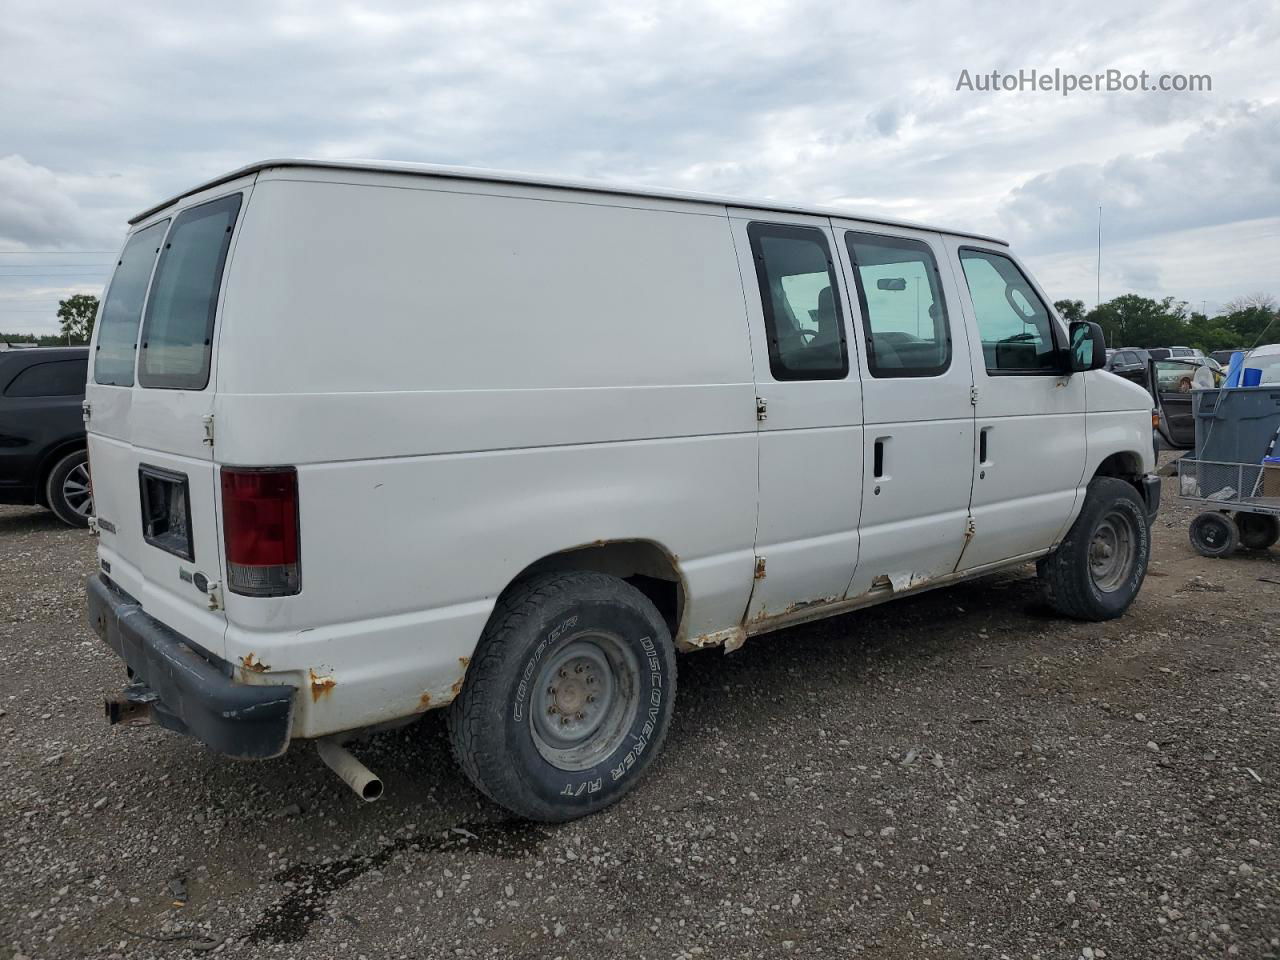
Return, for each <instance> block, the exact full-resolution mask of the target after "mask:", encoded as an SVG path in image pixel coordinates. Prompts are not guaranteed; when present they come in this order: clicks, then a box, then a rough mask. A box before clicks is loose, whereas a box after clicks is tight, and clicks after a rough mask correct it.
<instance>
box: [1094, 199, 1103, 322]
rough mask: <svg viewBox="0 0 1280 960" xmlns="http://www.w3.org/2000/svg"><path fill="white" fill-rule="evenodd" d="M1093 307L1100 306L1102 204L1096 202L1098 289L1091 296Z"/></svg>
mask: <svg viewBox="0 0 1280 960" xmlns="http://www.w3.org/2000/svg"><path fill="white" fill-rule="evenodd" d="M1093 306H1094V309H1097V308H1098V307H1100V306H1102V204H1098V289H1097V292H1096V293H1095V294H1094V298H1093Z"/></svg>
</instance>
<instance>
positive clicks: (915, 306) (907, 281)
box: [844, 231, 951, 377]
mask: <svg viewBox="0 0 1280 960" xmlns="http://www.w3.org/2000/svg"><path fill="white" fill-rule="evenodd" d="M844 240H845V245H846V246H847V247H848V248H849V260H850V261H851V262H852V263H853V272H854V278H855V279H856V281H857V287H858V303H859V304H860V305H861V306H862V325H863V330H864V331H865V333H866V337H867V368H868V369H869V370H870V371H871V375H872V376H873V377H933V376H937V375H938V374H940V373H944V372H946V370H947V368H948V367H950V366H951V329H950V326H949V324H948V322H947V305H946V302H945V301H944V300H943V297H942V281H941V280H940V278H939V277H938V262H937V260H935V259H934V256H933V251H931V250H930V249H929V245H928V244H927V243H924V242H922V241H920V240H908V239H904V238H901V237H885V236H880V235H879V234H872V233H856V232H854V231H849V232H847V233H846V234H845V235H844Z"/></svg>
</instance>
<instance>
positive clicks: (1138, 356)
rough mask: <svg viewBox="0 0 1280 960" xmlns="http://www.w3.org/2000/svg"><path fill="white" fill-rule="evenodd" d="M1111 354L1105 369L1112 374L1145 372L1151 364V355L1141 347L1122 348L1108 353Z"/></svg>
mask: <svg viewBox="0 0 1280 960" xmlns="http://www.w3.org/2000/svg"><path fill="white" fill-rule="evenodd" d="M1107 352H1108V353H1109V354H1111V355H1110V356H1109V357H1108V358H1107V365H1106V367H1105V369H1107V370H1110V371H1111V372H1112V373H1119V374H1125V373H1134V372H1138V371H1142V370H1145V369H1146V368H1147V364H1148V363H1150V362H1151V354H1149V353H1147V351H1145V350H1143V349H1141V348H1140V347H1121V348H1120V349H1118V350H1115V351H1110V350H1108V351H1107Z"/></svg>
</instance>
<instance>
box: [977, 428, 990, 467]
mask: <svg viewBox="0 0 1280 960" xmlns="http://www.w3.org/2000/svg"><path fill="white" fill-rule="evenodd" d="M990 432H991V428H990V427H983V428H982V429H981V430H980V431H979V432H978V462H979V463H981V464H986V463H989V462H990V461H989V460H988V459H987V434H989V433H990Z"/></svg>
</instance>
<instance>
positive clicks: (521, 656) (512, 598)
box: [449, 573, 676, 822]
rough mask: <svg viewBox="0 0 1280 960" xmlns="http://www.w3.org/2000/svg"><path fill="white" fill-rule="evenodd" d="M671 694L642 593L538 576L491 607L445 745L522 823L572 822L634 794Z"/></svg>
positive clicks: (596, 581)
mask: <svg viewBox="0 0 1280 960" xmlns="http://www.w3.org/2000/svg"><path fill="white" fill-rule="evenodd" d="M675 693H676V665H675V648H674V646H673V645H672V642H671V634H670V631H669V630H668V629H667V625H666V623H665V622H664V621H663V619H662V616H661V615H660V614H659V613H658V611H657V609H656V608H655V607H654V605H653V604H652V603H651V602H650V601H649V599H648V598H647V597H645V595H644V594H642V593H641V592H640V591H639V590H637V589H635V588H634V587H632V586H631V585H630V584H628V583H625V582H624V581H622V580H619V579H617V578H616V577H610V576H605V575H603V574H598V573H560V574H547V575H542V576H537V577H534V578H531V579H529V580H527V581H524V582H523V583H519V584H516V585H515V586H513V587H511V588H510V589H509V590H508V591H507V592H506V594H504V596H503V597H502V598H501V599H500V600H499V602H498V606H497V607H496V608H495V609H494V612H493V614H492V616H491V617H490V618H489V623H488V625H487V626H486V628H485V632H484V635H483V636H482V637H481V639H480V643H479V645H478V646H477V648H476V652H475V656H474V657H473V658H472V661H471V664H470V666H469V667H468V669H467V674H466V679H465V681H464V683H463V686H462V690H461V692H460V693H459V695H458V698H457V699H456V700H455V701H454V702H453V705H452V706H451V707H450V709H449V738H450V741H451V743H452V746H453V752H454V756H455V757H456V758H457V760H458V764H459V765H460V766H461V767H462V769H463V771H464V772H465V773H466V774H467V776H468V778H469V779H470V780H471V782H472V783H474V784H475V785H476V787H477V788H479V790H480V791H481V792H482V793H484V794H485V795H486V796H488V797H489V798H490V799H492V800H494V801H495V802H497V803H499V804H501V805H502V806H504V807H506V808H507V809H508V810H510V811H512V812H513V813H515V814H517V815H519V816H521V817H526V818H528V819H530V820H541V821H547V822H556V821H564V820H572V819H575V818H577V817H583V816H586V815H587V814H590V813H594V812H596V811H597V810H600V809H603V808H604V807H607V806H609V805H610V804H612V803H614V802H615V801H617V800H618V799H619V798H621V797H622V796H623V795H624V794H625V793H626V792H627V791H629V790H630V789H631V788H632V787H634V786H635V784H636V782H637V781H638V780H639V779H640V778H641V776H643V774H644V771H645V769H646V768H647V767H648V766H649V764H650V763H652V761H653V758H654V756H656V755H657V753H658V751H659V750H660V749H661V748H662V742H663V740H664V738H665V737H666V733H667V727H668V725H669V723H670V720H671V711H672V707H673V704H674V702H675Z"/></svg>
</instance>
